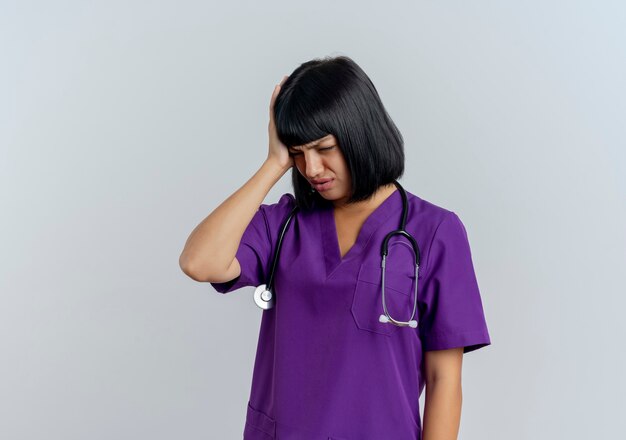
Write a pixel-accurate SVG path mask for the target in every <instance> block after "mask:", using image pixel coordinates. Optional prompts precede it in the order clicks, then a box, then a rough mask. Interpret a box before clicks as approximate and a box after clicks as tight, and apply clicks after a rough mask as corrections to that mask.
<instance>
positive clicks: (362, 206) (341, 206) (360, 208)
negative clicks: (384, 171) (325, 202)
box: [333, 183, 398, 216]
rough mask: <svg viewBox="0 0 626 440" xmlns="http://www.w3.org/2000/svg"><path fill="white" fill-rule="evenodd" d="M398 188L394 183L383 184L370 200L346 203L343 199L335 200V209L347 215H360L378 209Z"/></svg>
mask: <svg viewBox="0 0 626 440" xmlns="http://www.w3.org/2000/svg"><path fill="white" fill-rule="evenodd" d="M397 190H398V188H397V187H396V185H394V184H393V183H390V184H388V185H383V186H381V187H379V188H378V189H377V190H376V192H375V193H374V194H373V195H372V197H371V198H370V199H369V200H364V201H362V202H357V203H352V204H346V203H345V202H343V201H341V202H339V201H333V205H334V206H335V211H336V212H337V213H341V214H345V215H349V216H351V215H359V214H362V213H365V212H369V211H373V210H374V209H376V208H377V207H378V206H379V205H380V204H381V203H382V202H384V201H385V199H387V197H389V196H390V195H391V194H393V193H394V191H397Z"/></svg>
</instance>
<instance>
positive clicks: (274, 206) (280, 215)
mask: <svg viewBox="0 0 626 440" xmlns="http://www.w3.org/2000/svg"><path fill="white" fill-rule="evenodd" d="M295 206H296V198H295V197H294V196H293V195H292V194H291V193H284V194H282V195H281V196H280V197H279V198H278V201H276V202H273V203H262V204H261V206H259V211H258V212H257V214H259V215H262V216H263V217H264V218H265V221H266V222H267V223H268V224H274V223H275V222H280V221H281V220H282V219H284V218H286V217H287V216H288V215H289V213H290V212H291V211H292V210H293V208H294V207H295Z"/></svg>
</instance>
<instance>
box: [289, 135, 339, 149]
mask: <svg viewBox="0 0 626 440" xmlns="http://www.w3.org/2000/svg"><path fill="white" fill-rule="evenodd" d="M329 140H331V137H330V135H327V136H324V137H323V138H322V139H321V140H319V141H317V142H313V143H311V144H308V145H304V148H306V149H307V150H310V149H311V148H313V147H317V146H318V145H319V144H321V143H322V142H326V141H329ZM289 148H291V149H292V150H301V149H302V147H299V146H298V147H289Z"/></svg>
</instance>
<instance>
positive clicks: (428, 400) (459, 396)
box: [422, 347, 463, 440]
mask: <svg viewBox="0 0 626 440" xmlns="http://www.w3.org/2000/svg"><path fill="white" fill-rule="evenodd" d="M424 362H425V365H424V367H425V375H426V377H425V382H426V397H425V401H424V421H423V427H422V428H423V431H422V440H456V439H457V436H458V433H459V425H460V422H461V406H462V401H463V393H462V388H461V368H462V362H463V347H459V348H452V349H449V350H432V351H427V352H425V354H424Z"/></svg>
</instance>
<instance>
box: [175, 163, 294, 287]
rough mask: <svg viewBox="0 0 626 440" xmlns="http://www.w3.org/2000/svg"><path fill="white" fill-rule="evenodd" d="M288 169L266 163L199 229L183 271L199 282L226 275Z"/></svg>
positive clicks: (189, 244)
mask: <svg viewBox="0 0 626 440" xmlns="http://www.w3.org/2000/svg"><path fill="white" fill-rule="evenodd" d="M286 170H287V169H286V168H281V167H280V166H279V165H278V164H276V163H275V162H273V161H270V160H266V161H265V162H263V165H262V166H261V168H259V170H258V171H257V172H256V173H255V174H254V175H253V176H252V177H251V178H250V179H249V180H248V181H247V182H246V183H245V184H244V185H243V186H242V187H241V188H239V189H238V190H237V191H235V192H234V193H233V194H232V195H231V196H230V197H228V198H227V199H226V200H224V202H222V204H220V205H219V206H218V207H217V208H215V209H214V210H213V212H211V213H210V214H209V215H208V216H207V217H206V218H205V219H204V220H203V221H202V222H201V223H200V224H199V225H198V226H196V228H195V229H194V230H193V231H192V232H191V234H190V235H189V238H188V239H187V242H186V243H185V247H184V249H183V251H182V253H181V255H180V259H179V264H180V267H181V268H182V269H183V271H184V272H185V273H187V274H188V275H190V276H193V278H195V279H198V280H201V279H211V278H212V277H213V275H214V274H219V273H221V272H224V271H225V270H226V269H227V268H228V267H229V266H230V264H231V263H232V262H233V260H234V259H235V255H236V253H237V249H238V247H239V243H240V241H241V237H242V236H243V233H244V232H245V230H246V228H247V227H248V225H249V224H250V221H251V220H252V218H253V217H254V215H255V213H256V212H257V210H258V209H259V206H260V205H261V203H263V200H264V199H265V197H266V196H267V194H268V193H269V191H270V190H271V189H272V187H273V186H274V185H275V184H276V182H278V180H280V178H281V177H282V176H283V174H284V173H285V172H286Z"/></svg>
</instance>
